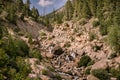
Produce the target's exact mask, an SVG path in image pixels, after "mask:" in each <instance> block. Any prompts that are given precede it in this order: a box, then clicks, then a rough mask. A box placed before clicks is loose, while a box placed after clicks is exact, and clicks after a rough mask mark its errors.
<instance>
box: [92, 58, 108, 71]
mask: <svg viewBox="0 0 120 80" xmlns="http://www.w3.org/2000/svg"><path fill="white" fill-rule="evenodd" d="M107 68H108V60H107V59H103V60H100V61H98V62H96V63H95V64H94V65H92V68H91V70H94V69H107Z"/></svg>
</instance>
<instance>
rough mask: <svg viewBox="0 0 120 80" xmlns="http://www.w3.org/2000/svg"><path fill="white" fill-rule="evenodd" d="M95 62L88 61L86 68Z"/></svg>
mask: <svg viewBox="0 0 120 80" xmlns="http://www.w3.org/2000/svg"><path fill="white" fill-rule="evenodd" d="M94 63H95V62H94V61H90V62H89V63H88V64H87V66H90V65H93V64H94Z"/></svg>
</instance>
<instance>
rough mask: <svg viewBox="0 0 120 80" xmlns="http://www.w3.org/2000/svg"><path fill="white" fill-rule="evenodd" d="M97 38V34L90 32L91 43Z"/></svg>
mask: <svg viewBox="0 0 120 80" xmlns="http://www.w3.org/2000/svg"><path fill="white" fill-rule="evenodd" d="M95 38H96V35H95V33H92V32H90V33H89V40H90V41H93V40H94V39H95Z"/></svg>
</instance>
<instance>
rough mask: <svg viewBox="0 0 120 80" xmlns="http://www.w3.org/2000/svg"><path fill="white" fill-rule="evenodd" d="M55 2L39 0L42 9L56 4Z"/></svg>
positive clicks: (52, 0)
mask: <svg viewBox="0 0 120 80" xmlns="http://www.w3.org/2000/svg"><path fill="white" fill-rule="evenodd" d="M54 2H55V1H54V0H39V3H38V4H39V5H40V6H42V7H45V6H48V5H52V4H54Z"/></svg>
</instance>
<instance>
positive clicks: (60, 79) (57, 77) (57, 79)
mask: <svg viewBox="0 0 120 80" xmlns="http://www.w3.org/2000/svg"><path fill="white" fill-rule="evenodd" d="M54 78H55V80H62V78H61V76H60V75H59V74H56V75H55V76H54Z"/></svg>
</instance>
